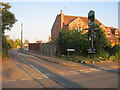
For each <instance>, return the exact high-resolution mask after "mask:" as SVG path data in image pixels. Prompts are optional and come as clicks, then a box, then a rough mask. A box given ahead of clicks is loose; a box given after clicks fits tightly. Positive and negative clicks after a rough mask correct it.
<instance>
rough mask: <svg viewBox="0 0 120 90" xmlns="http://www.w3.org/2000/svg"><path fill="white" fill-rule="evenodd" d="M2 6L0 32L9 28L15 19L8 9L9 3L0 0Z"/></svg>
mask: <svg viewBox="0 0 120 90" xmlns="http://www.w3.org/2000/svg"><path fill="white" fill-rule="evenodd" d="M0 6H1V7H2V32H3V33H4V32H5V30H11V28H12V27H13V24H14V23H15V22H16V21H17V20H16V19H15V15H14V14H13V13H11V12H10V11H9V9H10V8H11V5H10V4H9V3H3V2H0Z"/></svg>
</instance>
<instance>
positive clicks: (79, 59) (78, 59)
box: [57, 56, 119, 63]
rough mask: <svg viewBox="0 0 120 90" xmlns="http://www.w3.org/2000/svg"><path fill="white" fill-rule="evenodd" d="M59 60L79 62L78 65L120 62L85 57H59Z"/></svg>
mask: <svg viewBox="0 0 120 90" xmlns="http://www.w3.org/2000/svg"><path fill="white" fill-rule="evenodd" d="M57 58H59V59H63V60H66V61H72V62H77V63H103V62H111V61H119V60H111V59H108V58H102V57H99V58H87V57H83V56H71V57H67V56H64V57H57Z"/></svg>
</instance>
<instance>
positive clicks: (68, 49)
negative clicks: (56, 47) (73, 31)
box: [67, 49, 75, 52]
mask: <svg viewBox="0 0 120 90" xmlns="http://www.w3.org/2000/svg"><path fill="white" fill-rule="evenodd" d="M67 51H72V52H73V51H75V49H67Z"/></svg>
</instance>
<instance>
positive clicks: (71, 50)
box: [67, 49, 75, 56]
mask: <svg viewBox="0 0 120 90" xmlns="http://www.w3.org/2000/svg"><path fill="white" fill-rule="evenodd" d="M67 51H68V56H70V53H69V52H74V51H75V49H67Z"/></svg>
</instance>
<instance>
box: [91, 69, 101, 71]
mask: <svg viewBox="0 0 120 90" xmlns="http://www.w3.org/2000/svg"><path fill="white" fill-rule="evenodd" d="M89 70H91V71H101V70H98V69H89Z"/></svg>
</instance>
